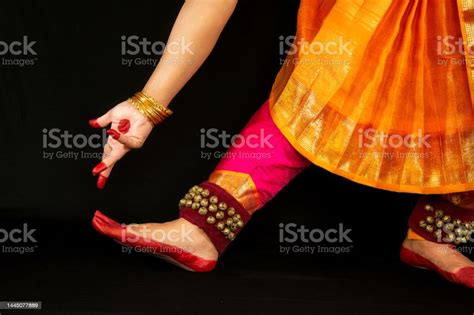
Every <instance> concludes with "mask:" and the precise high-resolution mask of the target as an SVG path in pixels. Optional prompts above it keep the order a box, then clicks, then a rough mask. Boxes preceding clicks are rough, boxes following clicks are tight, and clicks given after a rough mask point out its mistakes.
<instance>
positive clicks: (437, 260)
mask: <svg viewBox="0 0 474 315" xmlns="http://www.w3.org/2000/svg"><path fill="white" fill-rule="evenodd" d="M400 259H401V260H402V261H403V262H405V263H407V264H409V265H411V266H414V267H418V268H425V269H430V270H433V271H436V272H437V273H439V274H440V275H441V276H443V277H444V278H446V279H448V280H449V281H452V282H455V283H458V284H462V285H465V286H467V287H470V288H474V263H473V262H472V261H471V260H469V259H468V258H466V257H465V256H464V255H462V254H461V253H460V252H459V251H457V250H456V247H454V246H453V245H448V244H439V243H435V242H430V241H425V240H409V239H405V241H404V242H403V244H402V247H401V251H400Z"/></svg>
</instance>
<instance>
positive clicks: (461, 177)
mask: <svg viewBox="0 0 474 315" xmlns="http://www.w3.org/2000/svg"><path fill="white" fill-rule="evenodd" d="M473 8H474V0H458V1H456V0H393V1H389V0H337V1H336V0H301V5H300V9H299V13H298V27H297V36H296V44H295V45H294V49H293V51H292V53H290V54H289V55H288V57H287V59H286V63H285V65H284V66H283V67H282V69H281V71H280V73H279V74H278V77H277V79H276V81H275V83H274V86H273V89H272V93H271V96H270V108H271V115H272V118H273V120H274V122H275V124H276V125H277V126H278V128H279V129H280V130H281V132H282V133H283V134H284V135H285V137H286V138H287V139H288V141H289V142H290V143H291V144H292V145H293V146H294V148H296V149H297V150H298V151H299V152H300V153H301V154H302V155H304V156H305V157H306V158H308V159H309V160H310V161H312V162H313V163H314V164H316V165H319V166H321V167H323V168H325V169H327V170H329V171H331V172H333V173H336V174H338V175H341V176H344V177H346V178H348V179H350V180H353V181H355V182H358V183H362V184H365V185H369V186H373V187H377V188H382V189H387V190H392V191H398V192H411V193H422V194H445V193H451V192H459V191H467V190H474V156H473V153H474V111H473V100H472V97H473V91H474V90H473V82H474V80H473V74H474V72H473V68H472V66H474V62H472V55H471V54H470V53H474V46H473V45H474V40H473V39H474V23H473V19H474V10H473ZM471 46H473V47H471Z"/></svg>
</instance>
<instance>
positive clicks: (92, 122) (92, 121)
mask: <svg viewBox="0 0 474 315" xmlns="http://www.w3.org/2000/svg"><path fill="white" fill-rule="evenodd" d="M89 125H90V126H91V127H92V128H102V127H101V126H100V125H99V123H98V122H97V119H91V120H89Z"/></svg>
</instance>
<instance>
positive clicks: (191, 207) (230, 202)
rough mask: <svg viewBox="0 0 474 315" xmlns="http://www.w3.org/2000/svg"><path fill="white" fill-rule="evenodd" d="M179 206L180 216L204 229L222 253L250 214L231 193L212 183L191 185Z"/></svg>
mask: <svg viewBox="0 0 474 315" xmlns="http://www.w3.org/2000/svg"><path fill="white" fill-rule="evenodd" d="M179 206H180V214H179V216H180V217H181V218H183V219H186V220H187V221H189V222H191V223H193V224H195V225H197V226H199V227H200V228H201V229H203V230H204V232H206V234H207V235H208V236H209V238H210V240H211V242H212V243H213V244H214V246H215V247H216V249H217V251H218V252H219V253H222V252H223V251H224V250H225V248H226V247H227V245H229V244H230V242H231V241H232V240H234V239H235V238H236V236H237V234H238V233H239V232H240V231H241V229H242V227H243V226H244V225H245V224H246V223H247V221H248V220H249V219H250V214H249V213H248V212H247V211H246V210H245V208H244V207H242V205H241V204H240V203H239V202H238V201H237V200H236V199H235V198H234V197H233V196H232V195H231V194H229V193H228V192H227V191H225V190H224V189H223V188H221V187H220V186H218V185H216V184H214V183H211V182H204V183H202V184H201V185H199V186H194V187H193V188H191V189H190V190H189V192H188V193H187V194H186V195H185V196H184V198H183V199H181V200H180V201H179Z"/></svg>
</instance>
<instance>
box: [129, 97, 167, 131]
mask: <svg viewBox="0 0 474 315" xmlns="http://www.w3.org/2000/svg"><path fill="white" fill-rule="evenodd" d="M128 101H129V102H130V103H131V104H132V105H133V106H135V107H136V108H137V109H138V110H139V111H140V113H142V114H143V116H145V117H146V118H147V119H148V120H149V121H151V122H152V123H153V125H158V124H159V123H161V122H163V121H164V120H165V119H166V118H168V117H169V116H171V115H172V114H173V112H172V111H171V110H170V109H168V108H166V107H165V106H163V105H161V104H160V103H159V102H157V101H156V100H155V99H154V98H152V97H151V96H149V95H148V94H146V93H145V92H143V91H141V92H137V93H135V95H134V96H132V97H130V98H129V99H128Z"/></svg>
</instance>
